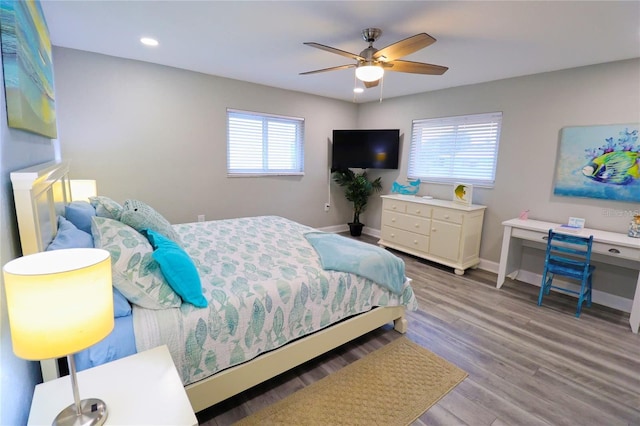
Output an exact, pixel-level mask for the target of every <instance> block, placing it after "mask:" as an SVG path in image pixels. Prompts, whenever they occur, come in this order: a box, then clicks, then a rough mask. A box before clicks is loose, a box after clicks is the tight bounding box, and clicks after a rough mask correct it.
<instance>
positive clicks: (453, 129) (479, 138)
mask: <svg viewBox="0 0 640 426" xmlns="http://www.w3.org/2000/svg"><path fill="white" fill-rule="evenodd" d="M501 125H502V113H501V112H494V113H487V114H474V115H461V116H457V117H445V118H434V119H424V120H414V121H413V125H412V130H411V150H410V152H409V172H408V177H409V178H410V179H420V180H424V181H428V182H442V183H451V182H458V181H462V182H465V183H470V184H473V185H478V186H487V187H493V184H494V182H495V175H496V164H497V161H498V141H499V140H500V127H501Z"/></svg>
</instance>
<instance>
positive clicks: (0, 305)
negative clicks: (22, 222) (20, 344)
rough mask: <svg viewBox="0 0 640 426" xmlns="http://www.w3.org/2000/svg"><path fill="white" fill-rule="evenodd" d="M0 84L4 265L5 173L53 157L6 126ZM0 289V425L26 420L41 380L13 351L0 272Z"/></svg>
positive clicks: (9, 200)
mask: <svg viewBox="0 0 640 426" xmlns="http://www.w3.org/2000/svg"><path fill="white" fill-rule="evenodd" d="M2 81H4V80H3V75H2V67H1V66H0V82H2ZM0 88H1V89H0V188H1V190H0V230H1V231H0V232H1V233H2V237H1V238H0V266H4V264H5V263H7V262H9V261H10V260H12V259H14V258H16V257H18V256H19V255H20V254H21V251H20V239H19V236H18V225H17V223H16V214H15V206H14V203H13V192H12V190H11V180H10V179H9V173H11V172H12V171H14V170H18V169H22V168H24V167H28V166H32V165H34V164H39V163H44V162H47V161H51V160H53V159H54V158H55V149H54V146H53V143H52V141H51V140H50V139H47V138H44V137H42V136H38V135H35V134H31V133H27V132H23V131H21V130H17V129H10V128H9V127H8V125H7V107H6V104H5V94H4V84H2V83H0ZM0 289H1V290H0V298H1V299H0V311H1V312H0V336H1V337H0V375H1V376H2V385H1V386H2V387H1V388H0V395H1V396H2V401H1V405H0V425H20V424H26V423H27V417H28V416H29V408H30V407H31V398H32V396H33V389H34V387H35V385H36V384H37V383H39V382H41V381H42V376H41V374H40V365H39V364H38V363H37V362H33V361H26V360H24V359H20V358H17V357H16V356H15V355H14V354H13V349H12V346H11V334H10V331H9V321H8V317H7V304H6V300H5V295H4V282H3V279H2V277H1V274H0Z"/></svg>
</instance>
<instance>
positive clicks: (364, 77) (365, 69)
mask: <svg viewBox="0 0 640 426" xmlns="http://www.w3.org/2000/svg"><path fill="white" fill-rule="evenodd" d="M383 74H384V69H383V68H382V67H380V66H377V65H361V66H359V67H358V68H356V77H358V80H361V81H366V82H371V81H377V80H380V79H381V78H382V75H383Z"/></svg>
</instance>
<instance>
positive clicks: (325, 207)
mask: <svg viewBox="0 0 640 426" xmlns="http://www.w3.org/2000/svg"><path fill="white" fill-rule="evenodd" d="M329 207H331V205H330V204H329V203H325V204H324V211H325V212H328V211H329Z"/></svg>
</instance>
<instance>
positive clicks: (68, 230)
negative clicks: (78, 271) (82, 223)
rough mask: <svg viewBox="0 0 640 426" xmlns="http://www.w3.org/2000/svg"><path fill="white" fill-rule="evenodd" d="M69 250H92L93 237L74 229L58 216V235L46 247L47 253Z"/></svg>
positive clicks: (69, 223)
mask: <svg viewBox="0 0 640 426" xmlns="http://www.w3.org/2000/svg"><path fill="white" fill-rule="evenodd" d="M69 248H93V237H92V236H91V234H87V233H86V232H84V231H81V230H79V229H78V228H76V226H75V225H74V224H73V223H71V222H69V221H68V220H67V219H65V218H64V217H62V216H58V233H57V234H56V236H55V238H54V239H53V241H51V244H49V246H48V247H47V251H51V250H61V249H69Z"/></svg>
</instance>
